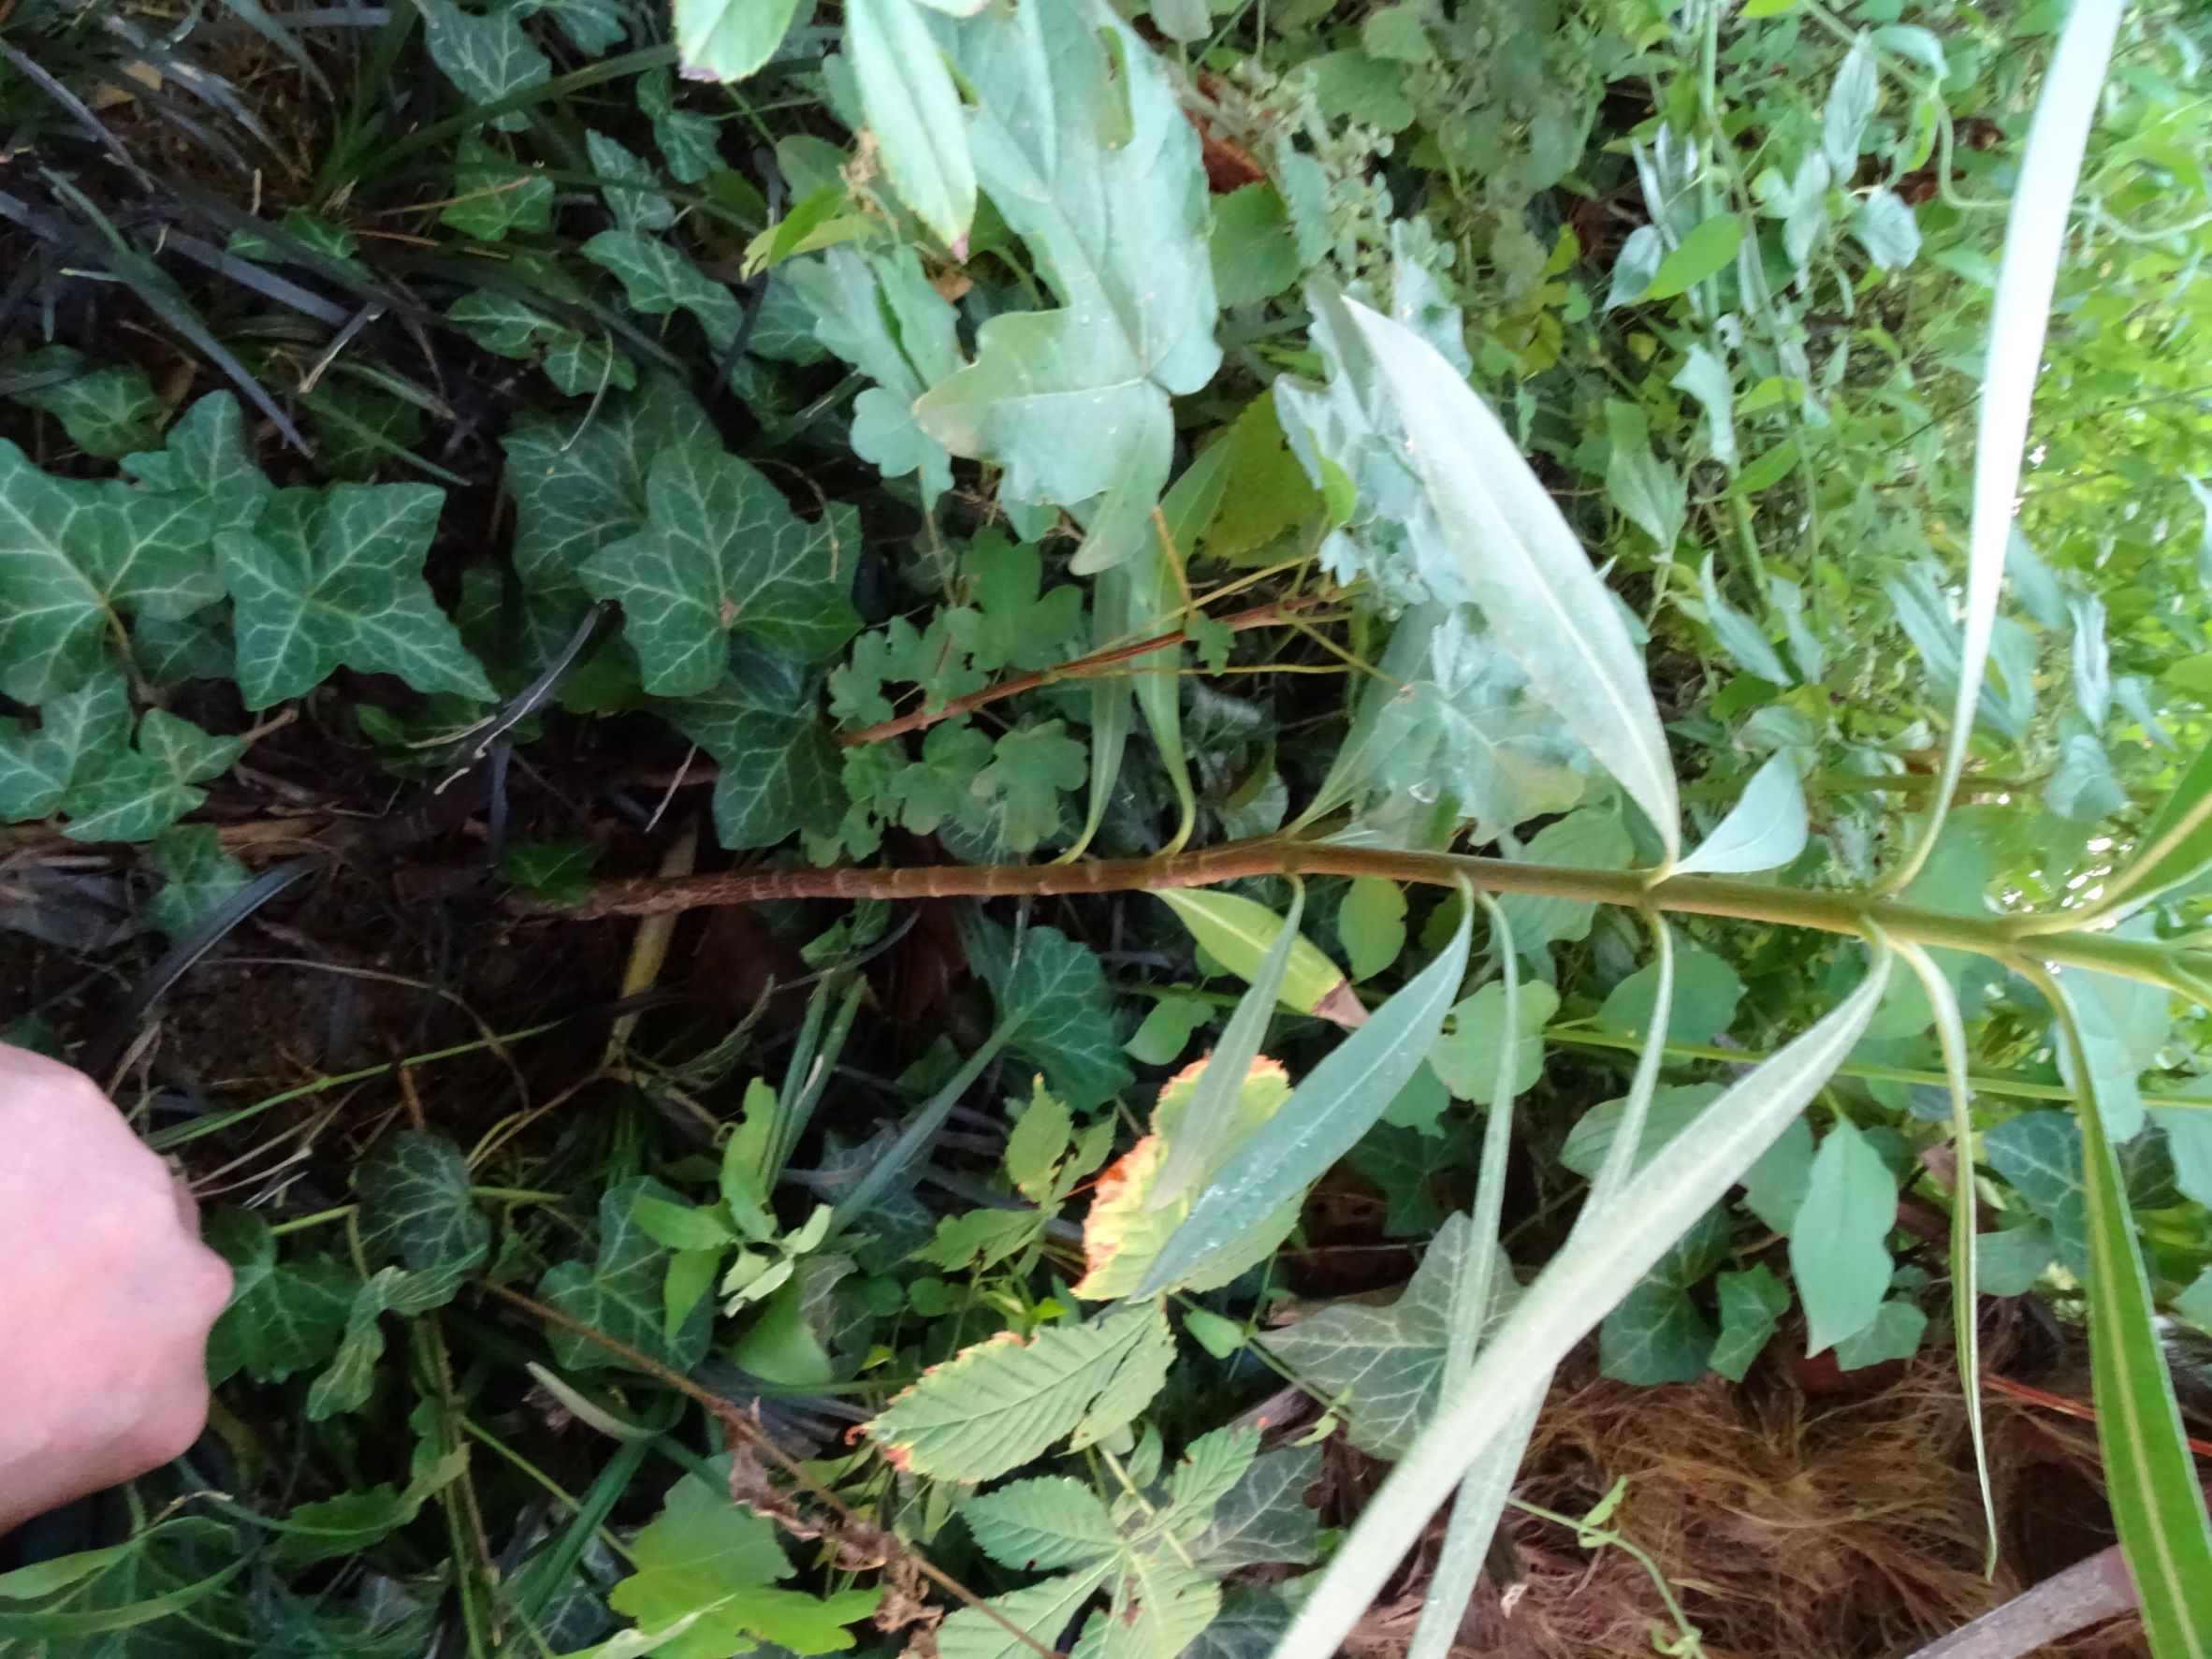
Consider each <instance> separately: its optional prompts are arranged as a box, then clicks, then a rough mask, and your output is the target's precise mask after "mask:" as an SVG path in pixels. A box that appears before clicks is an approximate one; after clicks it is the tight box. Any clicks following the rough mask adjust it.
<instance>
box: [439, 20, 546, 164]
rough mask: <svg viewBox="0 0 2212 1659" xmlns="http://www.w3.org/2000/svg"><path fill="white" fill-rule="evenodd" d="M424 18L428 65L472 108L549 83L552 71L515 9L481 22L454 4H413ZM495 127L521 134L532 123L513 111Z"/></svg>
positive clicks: (516, 110)
mask: <svg viewBox="0 0 2212 1659" xmlns="http://www.w3.org/2000/svg"><path fill="white" fill-rule="evenodd" d="M415 7H416V9H417V10H419V11H420V12H421V13H422V30H423V42H424V44H425V45H427V46H428V47H429V49H430V61H431V62H432V63H434V64H436V65H438V67H439V68H440V69H442V70H444V74H445V79H446V80H450V81H452V82H453V85H454V88H455V90H456V91H458V93H459V94H460V95H461V97H462V98H463V99H464V100H465V101H466V102H467V103H469V104H472V105H478V104H489V103H494V102H496V101H498V100H499V99H501V98H503V97H505V96H506V95H508V94H509V93H514V92H520V91H521V90H522V89H523V88H524V87H530V86H536V85H539V84H540V83H542V82H544V81H546V80H551V79H552V76H553V65H551V64H550V63H549V62H547V61H546V54H545V53H544V52H542V51H539V50H538V49H537V45H536V43H535V42H533V41H532V40H531V37H530V36H529V35H527V34H526V33H524V32H523V28H522V23H521V22H520V20H519V18H518V17H517V11H516V8H515V7H502V9H500V10H497V11H490V12H486V13H484V14H483V15H482V16H478V15H476V14H475V13H473V12H467V11H463V10H462V9H461V8H460V7H458V6H456V5H455V4H454V3H453V0H415ZM491 124H492V125H493V126H496V127H499V128H501V129H502V130H503V131H506V132H519V131H521V130H522V128H524V127H525V126H527V125H529V124H530V117H529V116H528V115H526V114H524V113H523V112H522V111H521V110H519V109H510V110H508V111H507V113H505V114H504V115H500V116H496V117H494V118H493V120H492V123H491Z"/></svg>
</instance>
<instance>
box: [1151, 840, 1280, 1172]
mask: <svg viewBox="0 0 2212 1659" xmlns="http://www.w3.org/2000/svg"><path fill="white" fill-rule="evenodd" d="M1290 888H1291V892H1290V913H1289V914H1288V916H1286V917H1284V918H1283V930H1282V932H1280V933H1278V934H1276V935H1275V942H1274V943H1273V945H1272V946H1270V947H1269V949H1268V953H1267V954H1266V956H1265V957H1263V958H1262V959H1261V961H1260V964H1259V971H1258V972H1257V973H1255V974H1254V975H1253V976H1252V984H1251V988H1250V989H1249V990H1247V991H1246V992H1245V993H1244V997H1243V998H1242V999H1241V1000H1240V1001H1239V1002H1238V1003H1237V1006H1236V1011H1235V1012H1233V1013H1231V1014H1230V1016H1229V1024H1227V1025H1226V1026H1222V1028H1221V1041H1220V1042H1218V1043H1217V1044H1215V1049H1214V1053H1213V1055H1212V1056H1211V1057H1210V1058H1209V1059H1208V1060H1207V1061H1206V1069H1205V1070H1203V1071H1201V1073H1199V1080H1198V1087H1197V1088H1195V1089H1194V1090H1192V1091H1191V1096H1190V1104H1189V1105H1188V1106H1186V1108H1185V1109H1184V1113H1183V1132H1182V1134H1181V1135H1179V1136H1177V1137H1176V1138H1175V1139H1174V1141H1173V1142H1172V1143H1171V1145H1170V1147H1169V1149H1168V1161H1167V1163H1166V1165H1165V1166H1164V1167H1163V1168H1162V1169H1161V1170H1160V1172H1159V1183H1158V1185H1157V1186H1156V1187H1155V1188H1154V1189H1153V1193H1152V1197H1151V1199H1150V1200H1149V1201H1147V1202H1146V1205H1145V1208H1147V1209H1151V1210H1159V1209H1165V1208H1166V1207H1167V1206H1168V1205H1169V1204H1171V1203H1173V1202H1175V1201H1177V1200H1178V1199H1180V1198H1182V1197H1183V1194H1184V1189H1185V1188H1186V1187H1187V1186H1189V1185H1190V1184H1191V1182H1192V1180H1193V1178H1194V1177H1195V1176H1196V1175H1197V1174H1198V1172H1199V1171H1201V1170H1203V1169H1205V1168H1207V1167H1208V1166H1209V1165H1211V1164H1212V1163H1213V1162H1214V1155H1215V1150H1216V1142H1219V1140H1220V1139H1221V1136H1222V1134H1223V1131H1224V1130H1225V1129H1226V1128H1228V1127H1229V1126H1230V1125H1231V1124H1233V1123H1234V1122H1235V1121H1236V1110H1237V1098H1238V1096H1239V1095H1240V1094H1242V1093H1243V1091H1244V1080H1245V1078H1246V1077H1248V1076H1249V1075H1250V1074H1251V1071H1252V1062H1253V1061H1254V1060H1256V1059H1258V1058H1259V1044H1260V1042H1261V1041H1263V1040H1264V1039H1265V1038H1266V1036H1267V1024H1268V1021H1269V1020H1271V1019H1273V1017H1274V1011H1275V998H1276V997H1277V996H1279V995H1280V994H1281V992H1282V988H1283V975H1284V973H1285V972H1286V971H1288V968H1289V967H1290V952H1291V950H1292V948H1293V947H1294V946H1296V945H1297V944H1298V943H1299V942H1300V939H1301V936H1300V934H1299V931H1298V924H1299V922H1300V921H1301V920H1302V919H1303V917H1304V915H1305V883H1304V882H1303V881H1301V880H1298V879H1297V878H1296V877H1293V878H1291V883H1290Z"/></svg>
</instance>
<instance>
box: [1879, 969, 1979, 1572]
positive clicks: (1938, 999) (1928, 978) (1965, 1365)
mask: <svg viewBox="0 0 2212 1659" xmlns="http://www.w3.org/2000/svg"><path fill="white" fill-rule="evenodd" d="M1898 953H1899V955H1901V956H1902V957H1904V959H1905V966H1906V967H1908V968H1911V969H1912V970H1913V971H1914V973H1916V974H1918V975H1919V976H1920V983H1921V986H1922V987H1923V988H1924V989H1925V990H1926V991H1927V992H1928V1007H1929V1008H1931V1009H1933V1010H1934V1011H1935V1024H1936V1040H1937V1041H1938V1042H1939V1043H1940V1044H1941V1045H1942V1048H1943V1081H1944V1083H1945V1084H1947V1085H1948V1086H1949V1088H1950V1091H1951V1147H1952V1162H1953V1167H1954V1169H1955V1170H1956V1171H1957V1173H1956V1174H1955V1175H1954V1176H1953V1177H1952V1181H1951V1326H1952V1331H1953V1337H1952V1341H1953V1342H1954V1344H1955V1345H1956V1346H1957V1350H1958V1391H1959V1395H1960V1397H1961V1398H1962V1399H1964V1400H1965V1402H1966V1433H1967V1437H1968V1439H1970V1440H1971V1441H1972V1443H1973V1448H1974V1478H1975V1479H1976V1480H1978V1481H1979V1482H1980V1483H1981V1489H1982V1519H1983V1521H1984V1522H1985V1523H1986V1526H1987V1528H1988V1534H1989V1537H1988V1547H1987V1550H1986V1552H1985V1553H1984V1555H1983V1557H1982V1576H1983V1577H1984V1578H1989V1577H1993V1576H1994V1575H1995V1573H1996V1571H1997V1505H1996V1502H1995V1501H1994V1500H1993V1499H1992V1498H1991V1497H1990V1495H1989V1448H1988V1447H1987V1446H1986V1445H1985V1444H1984V1442H1983V1438H1982V1331H1981V1293H1980V1289H1979V1288H1978V1287H1977V1285H1976V1284H1975V1273H1976V1267H1975V1259H1974V1232H1975V1227H1974V1120H1973V1109H1972V1099H1973V1097H1972V1092H1971V1091H1970V1090H1969V1089H1968V1087H1967V1083H1966V1073H1967V1068H1966V1026H1965V1025H1964V1024H1963V1023H1962V1022H1961V1021H1960V1019H1959V1017H1958V998H1957V997H1955V996H1953V995H1952V994H1951V982H1950V981H1949V980H1947V979H1945V978H1944V977H1943V970H1942V969H1941V968H1938V967H1937V966H1936V964H1935V958H1934V957H1932V956H1930V955H1929V954H1928V953H1927V952H1926V951H1924V950H1922V949H1921V948H1920V947H1919V946H1918V945H1916V944H1914V943H1912V942H1911V941H1910V940H1907V941H1905V942H1904V943H1902V944H1900V945H1899V947H1898Z"/></svg>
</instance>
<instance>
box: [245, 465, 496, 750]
mask: <svg viewBox="0 0 2212 1659" xmlns="http://www.w3.org/2000/svg"><path fill="white" fill-rule="evenodd" d="M444 499H445V497H444V491H442V490H438V489H434V488H430V487H429V485H425V484H333V485H331V486H330V487H329V488H327V489H325V490H320V491H316V490H308V489H287V490H284V491H282V492H280V493H279V494H278V495H277V497H276V498H275V500H274V501H272V502H270V503H269V507H268V509H267V510H266V511H265V512H264V513H263V514H262V516H261V521H260V523H259V524H258V525H257V526H256V527H255V530H254V531H251V532H248V531H224V532H223V533H222V534H221V535H219V536H217V537H216V538H215V545H216V551H217V553H218V554H219V555H220V557H221V560H222V566H223V575H224V579H225V581H226V584H227V585H228V587H229V589H230V596H231V603H232V606H233V611H234V626H235V628H236V631H237V634H238V674H239V690H240V692H241V693H242V694H243V695H244V697H245V700H246V706H248V707H249V708H267V707H268V706H269V705H270V704H272V703H278V702H281V701H283V700H284V698H286V697H297V696H298V695H299V694H300V693H301V692H303V691H310V690H312V689H313V688H314V687H315V686H318V685H320V684H321V683H322V682H323V681H324V680H326V679H327V678H329V677H330V676H331V675H332V674H333V673H334V672H336V670H337V669H338V668H339V666H340V665H341V664H343V665H344V666H346V667H348V668H356V669H359V670H360V671H361V672H362V673H364V674H392V675H397V676H398V677H400V678H401V679H403V680H405V681H406V682H407V683H408V684H409V685H411V686H413V687H414V688H415V690H416V691H452V692H455V693H457V694H458V695H460V696H463V697H473V698H475V699H477V700H478V701H480V702H486V703H488V702H490V701H491V700H492V695H493V693H492V689H491V682H490V681H488V679H486V678H485V677H484V670H483V669H482V668H481V667H480V666H479V665H478V664H477V662H476V660H475V658H473V657H472V656H470V655H469V653H468V650H467V648H465V647H463V646H462V644H461V640H460V633H459V632H458V630H457V629H456V628H455V627H454V625H453V623H452V620H451V619H450V618H447V617H446V615H445V613H444V612H443V611H441V610H440V609H439V608H438V606H437V604H436V602H435V601H433V600H432V599H431V597H430V590H429V585H428V584H427V583H426V582H425V581H424V580H423V576H422V563H423V555H424V554H425V553H426V552H427V551H428V550H429V545H430V537H431V535H432V533H433V532H434V531H436V530H437V527H438V511H439V508H440V507H441V506H442V505H443V504H444Z"/></svg>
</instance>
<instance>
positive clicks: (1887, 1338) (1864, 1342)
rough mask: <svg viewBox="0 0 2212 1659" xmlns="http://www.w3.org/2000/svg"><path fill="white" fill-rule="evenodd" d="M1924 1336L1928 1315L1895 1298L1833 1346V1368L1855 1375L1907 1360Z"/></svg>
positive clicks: (1926, 1332)
mask: <svg viewBox="0 0 2212 1659" xmlns="http://www.w3.org/2000/svg"><path fill="white" fill-rule="evenodd" d="M1927 1334H1928V1314H1927V1312H1926V1311H1925V1310H1924V1309H1922V1308H1921V1306H1920V1305H1919V1303H1917V1302H1908V1301H1906V1300H1905V1299H1904V1298H1903V1297H1901V1296H1895V1297H1892V1298H1890V1299H1889V1300H1888V1301H1887V1302H1884V1303H1883V1304H1882V1305H1881V1306H1880V1307H1878V1308H1876V1309H1875V1310H1874V1317H1872V1318H1871V1319H1870V1320H1868V1321H1867V1323H1866V1324H1864V1325H1862V1326H1861V1327H1860V1328H1859V1329H1858V1330H1856V1331H1855V1332H1852V1333H1851V1334H1850V1335H1849V1336H1847V1337H1845V1338H1844V1339H1843V1340H1842V1341H1841V1342H1839V1343H1838V1344H1837V1345H1836V1368H1837V1369H1838V1370H1839V1371H1856V1370H1859V1369H1860V1368H1861V1367H1862V1366H1867V1365H1880V1364H1882V1363H1883V1362H1884V1361H1888V1360H1910V1359H1911V1358H1912V1357H1913V1356H1914V1354H1916V1353H1918V1352H1919V1351H1920V1339H1921V1338H1922V1337H1923V1336H1925V1335H1927Z"/></svg>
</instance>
